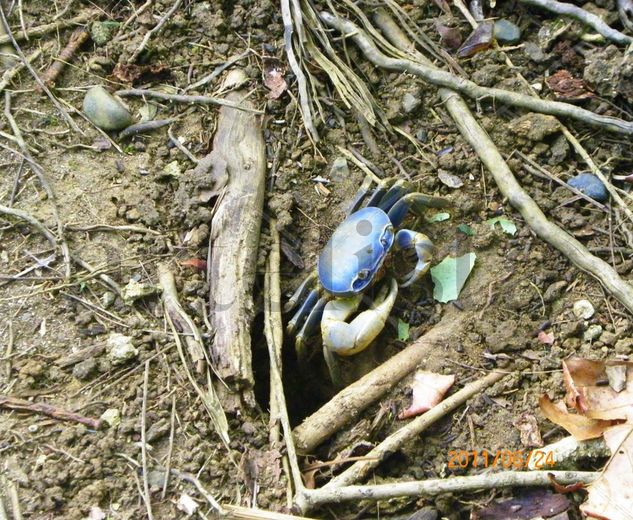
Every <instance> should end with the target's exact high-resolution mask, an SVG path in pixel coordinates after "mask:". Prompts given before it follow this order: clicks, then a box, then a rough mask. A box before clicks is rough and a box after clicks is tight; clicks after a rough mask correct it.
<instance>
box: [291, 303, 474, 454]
mask: <svg viewBox="0 0 633 520" xmlns="http://www.w3.org/2000/svg"><path fill="white" fill-rule="evenodd" d="M463 320H464V315H463V313H460V312H459V311H457V310H454V309H452V308H448V309H447V310H446V313H445V314H444V316H443V317H442V320H441V321H440V322H439V323H438V324H437V325H435V327H433V328H432V329H431V330H430V331H429V332H427V333H426V334H425V335H424V336H422V337H421V338H420V339H418V340H417V341H416V342H415V343H413V344H412V345H409V346H408V347H407V348H405V349H404V350H402V351H401V352H399V353H398V354H396V355H395V356H393V357H391V358H390V359H388V360H387V361H385V362H384V363H383V364H382V365H380V366H378V367H376V368H375V369H374V370H372V371H371V372H369V373H368V374H367V375H365V376H363V377H362V378H361V379H359V380H358V381H356V382H355V383H352V384H351V385H349V386H347V387H346V388H344V389H343V390H341V391H340V392H339V393H338V394H336V395H335V396H334V397H333V398H332V399H331V400H330V401H328V402H327V403H326V404H325V405H323V406H322V407H321V408H320V409H319V410H317V411H316V412H315V413H313V414H312V415H311V416H309V417H308V418H307V419H305V420H304V421H303V423H301V424H300V425H299V426H297V427H296V428H295V429H294V439H295V443H296V444H297V449H298V450H299V451H300V452H301V453H310V452H311V451H313V450H314V449H315V448H316V447H317V446H318V445H319V444H321V443H322V442H323V441H325V440H326V439H328V438H329V437H330V436H331V435H333V434H334V433H336V432H337V431H338V430H340V429H341V428H343V427H344V426H345V425H347V424H349V423H350V422H352V421H353V420H355V419H356V418H358V417H359V416H360V414H361V413H362V412H363V410H365V409H366V408H368V407H369V406H371V405H372V404H373V403H375V402H376V401H378V400H379V399H380V398H381V397H382V396H383V395H385V394H386V393H387V392H388V391H389V390H391V389H392V388H393V387H394V386H395V385H396V384H397V383H398V382H399V381H400V380H402V379H403V378H404V377H405V376H407V375H408V374H409V373H411V372H412V371H413V370H415V369H416V368H417V367H418V365H421V364H423V363H424V362H425V361H426V360H427V359H428V358H429V357H431V356H432V355H434V354H435V353H437V352H441V351H442V350H443V348H444V345H446V343H447V342H448V341H449V338H452V337H456V335H457V334H458V333H459V332H460V331H461V330H462V327H463Z"/></svg>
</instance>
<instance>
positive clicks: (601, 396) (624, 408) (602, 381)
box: [563, 358, 633, 422]
mask: <svg viewBox="0 0 633 520" xmlns="http://www.w3.org/2000/svg"><path fill="white" fill-rule="evenodd" d="M607 366H612V367H616V366H625V367H626V380H627V382H629V384H627V385H626V387H625V388H624V389H623V390H622V391H620V392H616V391H615V390H613V389H612V388H611V387H610V386H609V385H608V382H609V378H608V376H607V372H606V367H607ZM563 375H564V380H565V385H566V386H567V395H566V396H565V400H566V402H567V405H568V406H569V407H574V408H576V409H577V410H578V411H579V412H581V413H583V414H584V415H586V416H587V417H591V418H594V419H627V420H629V421H630V422H633V364H631V363H624V362H604V361H592V360H589V359H581V358H572V359H568V360H566V361H563Z"/></svg>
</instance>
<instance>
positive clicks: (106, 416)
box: [100, 408, 121, 428]
mask: <svg viewBox="0 0 633 520" xmlns="http://www.w3.org/2000/svg"><path fill="white" fill-rule="evenodd" d="M100 419H101V420H102V421H103V422H105V423H107V424H108V425H109V426H110V427H112V428H115V427H117V426H118V425H119V424H120V423H121V412H119V410H118V409H116V408H108V409H107V410H106V411H105V412H103V413H102V414H101V417H100Z"/></svg>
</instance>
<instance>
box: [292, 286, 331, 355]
mask: <svg viewBox="0 0 633 520" xmlns="http://www.w3.org/2000/svg"><path fill="white" fill-rule="evenodd" d="M331 299H332V296H330V295H329V294H326V295H324V296H321V298H319V300H318V301H317V302H316V304H315V305H314V307H312V310H311V311H310V314H308V317H307V318H306V321H305V323H304V324H303V327H301V330H300V331H299V334H297V336H296V338H295V349H296V351H297V359H298V360H299V363H300V364H304V363H305V361H306V353H305V343H304V342H305V340H306V339H308V338H309V337H310V336H313V335H314V333H315V332H316V330H317V329H318V327H319V323H321V318H322V316H323V308H324V307H325V304H326V303H327V302H329V301H330V300H331Z"/></svg>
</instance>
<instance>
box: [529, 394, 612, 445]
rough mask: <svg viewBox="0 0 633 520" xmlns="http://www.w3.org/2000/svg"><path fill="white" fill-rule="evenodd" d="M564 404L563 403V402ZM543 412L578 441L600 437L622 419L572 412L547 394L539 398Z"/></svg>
mask: <svg viewBox="0 0 633 520" xmlns="http://www.w3.org/2000/svg"><path fill="white" fill-rule="evenodd" d="M561 404H562V403H561ZM539 406H540V408H541V412H542V413H543V415H544V416H545V417H547V418H548V419H549V420H550V421H552V422H553V423H555V424H558V425H559V426H562V427H563V428H565V430H567V431H568V432H569V433H571V434H572V435H573V436H574V438H575V439H576V440H578V441H584V440H587V439H595V438H597V437H600V436H601V435H602V434H603V433H604V432H605V430H607V429H608V428H610V427H611V426H613V425H614V424H618V423H619V422H621V421H614V420H602V419H592V418H590V417H585V416H584V415H578V414H571V413H569V412H568V411H567V410H565V407H564V405H562V406H560V405H558V406H557V405H556V404H554V403H553V402H552V400H551V399H550V398H549V397H548V396H547V395H543V396H541V398H540V399H539Z"/></svg>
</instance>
